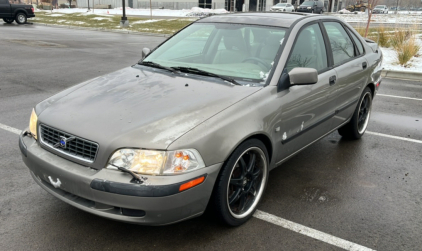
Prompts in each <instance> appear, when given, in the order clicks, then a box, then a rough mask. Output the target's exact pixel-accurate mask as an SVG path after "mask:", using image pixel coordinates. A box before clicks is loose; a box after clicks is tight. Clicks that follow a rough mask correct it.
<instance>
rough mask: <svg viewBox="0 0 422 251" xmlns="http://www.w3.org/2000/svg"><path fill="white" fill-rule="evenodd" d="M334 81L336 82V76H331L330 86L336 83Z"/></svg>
mask: <svg viewBox="0 0 422 251" xmlns="http://www.w3.org/2000/svg"><path fill="white" fill-rule="evenodd" d="M336 80H337V78H336V76H331V77H330V85H334V84H335V83H336Z"/></svg>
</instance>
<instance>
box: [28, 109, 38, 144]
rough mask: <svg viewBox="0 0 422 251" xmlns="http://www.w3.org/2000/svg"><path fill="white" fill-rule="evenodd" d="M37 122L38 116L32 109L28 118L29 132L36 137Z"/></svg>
mask: <svg viewBox="0 0 422 251" xmlns="http://www.w3.org/2000/svg"><path fill="white" fill-rule="evenodd" d="M37 122H38V117H37V114H36V113H35V110H34V109H32V113H31V118H30V119H29V132H31V134H32V136H33V137H34V138H35V139H37V138H38V137H37Z"/></svg>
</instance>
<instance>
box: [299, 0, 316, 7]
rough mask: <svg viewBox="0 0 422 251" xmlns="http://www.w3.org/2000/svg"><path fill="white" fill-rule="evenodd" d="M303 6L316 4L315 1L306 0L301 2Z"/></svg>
mask: <svg viewBox="0 0 422 251" xmlns="http://www.w3.org/2000/svg"><path fill="white" fill-rule="evenodd" d="M301 5H302V6H312V5H314V1H306V2H303V3H302V4H301Z"/></svg>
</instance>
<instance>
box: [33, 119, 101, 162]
mask: <svg viewBox="0 0 422 251" xmlns="http://www.w3.org/2000/svg"><path fill="white" fill-rule="evenodd" d="M40 132H41V133H40V134H41V142H42V143H43V144H44V145H46V146H48V147H49V148H51V149H54V150H55V151H58V152H61V153H63V154H66V155H68V156H71V157H73V158H76V159H79V160H83V161H86V162H90V163H92V162H94V160H95V157H96V155H97V151H98V144H97V143H95V142H92V141H89V140H86V139H83V138H79V137H77V136H75V135H72V134H70V133H66V132H63V131H60V130H58V129H55V128H52V127H49V126H46V125H41V126H40ZM60 136H64V137H66V138H70V137H75V139H74V140H71V141H69V142H67V143H66V148H63V147H60V146H57V147H54V146H55V145H58V143H59V142H60Z"/></svg>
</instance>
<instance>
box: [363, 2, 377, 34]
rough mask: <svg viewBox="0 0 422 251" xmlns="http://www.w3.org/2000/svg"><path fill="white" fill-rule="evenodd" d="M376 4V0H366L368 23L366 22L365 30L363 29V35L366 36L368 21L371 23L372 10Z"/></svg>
mask: <svg viewBox="0 0 422 251" xmlns="http://www.w3.org/2000/svg"><path fill="white" fill-rule="evenodd" d="M377 4H378V0H368V8H367V11H368V23H367V24H366V30H365V37H367V36H368V30H369V23H371V17H372V10H373V9H374V8H375V6H376V5H377Z"/></svg>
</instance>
